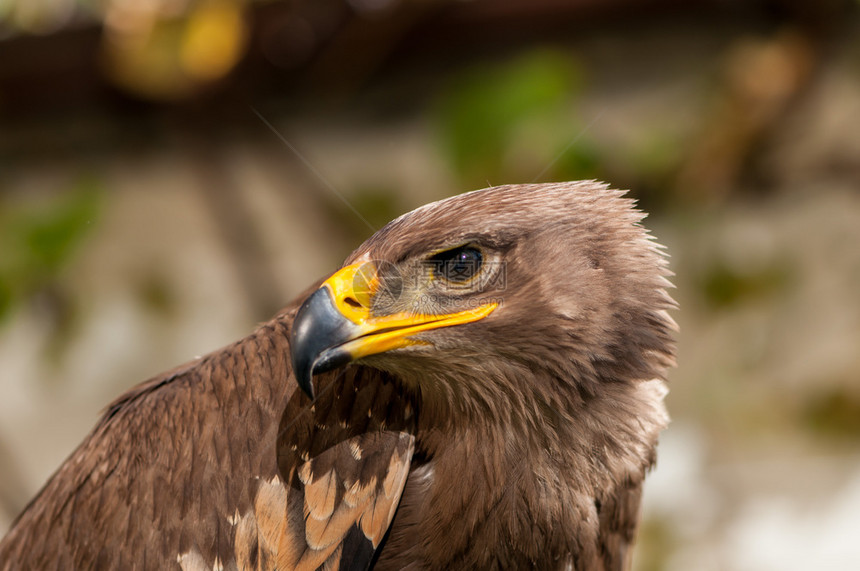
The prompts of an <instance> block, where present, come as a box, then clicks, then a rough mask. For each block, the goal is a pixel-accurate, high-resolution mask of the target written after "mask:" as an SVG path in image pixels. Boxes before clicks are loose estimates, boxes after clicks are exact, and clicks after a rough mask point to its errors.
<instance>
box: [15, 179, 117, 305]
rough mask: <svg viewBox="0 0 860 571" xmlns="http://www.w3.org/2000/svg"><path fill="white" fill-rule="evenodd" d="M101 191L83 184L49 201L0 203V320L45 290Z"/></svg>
mask: <svg viewBox="0 0 860 571" xmlns="http://www.w3.org/2000/svg"><path fill="white" fill-rule="evenodd" d="M100 197H101V193H100V188H99V185H98V184H97V182H96V181H94V180H92V179H82V180H81V181H79V182H78V183H77V184H76V185H75V186H74V187H73V188H72V189H70V190H68V191H66V192H65V193H63V194H60V195H59V196H57V197H56V198H54V199H52V200H51V201H50V202H47V201H37V200H31V201H26V202H23V203H17V204H14V205H9V204H2V203H0V320H2V319H3V318H5V317H6V316H7V315H8V314H9V312H10V310H11V309H12V308H13V307H14V305H15V304H16V303H19V302H20V301H22V300H23V299H25V298H27V297H29V296H31V295H32V294H34V293H36V292H38V291H40V290H42V289H44V288H45V287H46V286H48V285H50V284H51V283H52V282H53V281H54V280H55V279H56V276H57V273H58V272H59V271H60V270H61V269H62V268H63V267H64V266H65V264H66V263H67V262H68V261H69V260H70V259H71V257H72V256H73V254H74V252H75V250H76V249H77V247H78V245H79V244H80V242H81V240H82V239H83V237H84V235H85V234H86V232H87V231H88V230H89V228H90V227H91V226H92V225H93V223H94V221H95V220H96V217H97V215H98V210H99V203H100Z"/></svg>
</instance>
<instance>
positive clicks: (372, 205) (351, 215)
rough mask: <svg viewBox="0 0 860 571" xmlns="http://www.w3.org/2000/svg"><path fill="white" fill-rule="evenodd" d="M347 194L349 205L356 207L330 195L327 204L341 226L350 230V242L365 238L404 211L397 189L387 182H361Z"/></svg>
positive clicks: (348, 231) (360, 240)
mask: <svg viewBox="0 0 860 571" xmlns="http://www.w3.org/2000/svg"><path fill="white" fill-rule="evenodd" d="M347 196H348V197H349V205H350V206H352V208H354V209H355V210H353V209H352V208H350V207H349V206H347V205H346V204H344V203H343V201H341V200H338V199H335V198H330V199H329V200H328V205H329V207H330V210H331V216H332V218H333V219H334V220H336V221H337V223H338V227H340V228H342V229H343V230H345V231H346V232H347V233H348V234H349V240H350V243H355V242H363V241H364V240H366V239H367V238H368V237H369V236H370V235H371V234H373V232H375V231H376V230H379V229H380V228H382V227H383V226H385V225H386V224H387V223H388V222H389V221H390V220H392V219H394V218H396V217H397V216H399V215H400V214H402V213H403V210H402V207H401V205H400V203H399V201H398V192H397V190H396V189H394V188H391V187H388V186H385V185H372V184H371V185H361V186H358V187H357V188H355V189H354V190H352V191H351V192H349V193H348V195H347ZM356 212H358V213H359V214H360V215H361V218H359V216H357V215H356Z"/></svg>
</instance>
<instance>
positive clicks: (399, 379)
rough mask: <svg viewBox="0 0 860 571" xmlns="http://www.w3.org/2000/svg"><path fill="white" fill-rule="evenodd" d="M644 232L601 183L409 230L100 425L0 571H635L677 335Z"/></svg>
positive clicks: (415, 215) (29, 519)
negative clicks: (645, 485) (632, 554)
mask: <svg viewBox="0 0 860 571" xmlns="http://www.w3.org/2000/svg"><path fill="white" fill-rule="evenodd" d="M640 219H641V215H639V214H638V213H636V212H635V211H634V210H633V209H632V203H631V202H630V201H629V200H627V199H624V198H622V195H621V193H619V192H618V191H613V190H609V189H607V188H606V187H604V186H602V185H599V184H597V183H589V182H585V183H566V184H555V185H521V186H508V187H498V188H492V189H487V190H483V191H477V192H474V193H469V194H465V195H461V196H458V197H454V198H451V199H448V200H445V201H441V202H438V203H434V204H432V205H428V206H425V207H422V208H420V209H418V210H416V211H413V212H412V213H409V214H407V215H404V216H402V217H401V218H399V219H397V220H395V221H394V222H392V223H391V224H389V225H388V226H386V227H385V228H383V229H382V230H380V231H379V232H378V233H377V234H376V235H374V236H373V237H372V238H371V239H370V240H368V241H367V242H366V243H365V244H363V245H362V246H361V247H359V249H358V250H356V251H355V252H354V253H353V254H352V255H351V256H350V257H349V258H348V260H347V263H346V264H345V267H344V268H343V269H342V270H340V271H339V272H337V273H336V274H335V275H334V276H332V277H331V278H329V279H328V280H326V281H325V282H324V284H323V286H322V287H320V288H319V289H317V288H314V289H313V290H311V291H309V292H308V293H307V294H306V295H303V296H301V297H300V299H299V300H297V301H296V302H294V303H293V304H291V305H290V306H288V307H287V308H286V309H285V310H284V311H283V312H282V313H281V314H280V315H278V316H277V317H275V318H274V319H273V320H272V321H270V322H269V323H266V324H264V325H263V326H261V327H260V328H258V329H257V330H256V331H255V332H254V333H252V334H251V335H250V336H248V337H247V338H245V339H243V340H241V341H239V342H237V343H235V344H233V345H230V346H228V347H226V348H224V349H222V350H220V351H216V352H214V353H212V354H210V355H207V356H206V357H203V358H201V359H198V360H196V361H194V362H191V363H189V364H187V365H184V366H182V367H179V368H177V369H175V370H173V371H171V372H169V373H166V374H165V375H162V376H160V377H157V378H155V379H152V380H150V381H148V382H146V383H144V384H142V385H140V386H138V387H137V388H135V389H132V390H131V391H130V392H128V393H127V394H125V395H123V396H122V397H121V398H120V399H118V400H117V401H116V402H115V403H113V404H112V405H111V406H110V407H109V408H108V411H107V412H106V414H105V415H104V417H103V418H102V419H101V420H100V422H99V423H98V424H97V426H96V427H95V429H94V430H93V432H92V433H91V434H90V435H89V436H88V437H87V439H86V440H85V441H84V442H83V443H82V444H81V446H80V447H79V448H78V449H77V450H76V451H75V452H74V453H73V454H72V455H71V457H70V458H69V459H68V460H67V461H66V462H65V463H64V464H63V465H62V466H61V467H60V468H59V469H58V471H57V472H56V473H55V474H54V476H53V477H52V478H51V479H50V480H49V481H48V483H47V484H46V485H45V487H44V488H43V489H42V491H41V492H40V493H39V495H38V496H37V497H36V498H35V499H34V500H33V501H32V502H31V503H30V505H29V506H28V507H27V508H26V509H25V510H24V512H23V513H22V514H21V515H20V516H19V518H18V520H17V521H16V522H15V524H14V525H13V528H12V529H11V531H10V532H9V534H8V535H7V536H6V538H4V539H3V541H2V542H0V568H2V569H48V568H50V569H55V568H58V569H72V568H76V569H169V568H175V569H184V570H190V569H195V570H196V569H243V570H244V569H261V570H262V569H318V568H322V569H367V568H370V567H371V566H372V567H373V568H374V569H402V568H413V569H448V568H538V569H622V568H625V565H627V562H628V561H629V546H630V545H631V543H632V540H633V537H634V533H635V529H636V523H637V519H638V506H639V501H640V494H641V485H642V481H643V478H644V476H645V472H646V471H647V469H648V468H649V467H650V466H651V465H652V464H653V462H654V446H655V444H656V439H657V435H658V433H659V431H660V430H661V429H662V428H663V427H664V426H665V423H666V421H667V418H666V415H665V411H664V409H663V406H662V397H663V393H664V389H663V384H662V381H661V380H660V379H662V377H663V375H664V374H665V371H666V368H667V367H669V366H671V365H672V363H673V343H672V331H673V329H674V327H675V326H674V323H673V322H672V320H671V318H670V317H669V316H668V314H667V313H666V310H667V309H670V308H671V307H672V306H673V303H672V301H671V299H670V298H669V297H668V295H667V294H666V288H667V287H668V282H667V281H666V280H665V278H664V275H665V274H666V273H667V272H666V270H665V262H664V261H663V258H662V256H661V255H660V253H659V252H658V250H657V248H656V247H655V246H654V244H653V242H651V241H650V239H649V238H648V236H647V234H646V233H645V231H644V230H643V229H642V228H641V227H640V226H639V220H640ZM368 268H369V270H368ZM368 272H369V273H368ZM312 374H315V376H314V382H313V385H311V384H310V383H311V375H312ZM300 387H301V388H304V389H306V390H307V391H308V392H313V393H314V394H315V398H314V399H313V400H311V398H309V396H308V395H306V394H305V393H303V392H302V391H301V390H299V388H300Z"/></svg>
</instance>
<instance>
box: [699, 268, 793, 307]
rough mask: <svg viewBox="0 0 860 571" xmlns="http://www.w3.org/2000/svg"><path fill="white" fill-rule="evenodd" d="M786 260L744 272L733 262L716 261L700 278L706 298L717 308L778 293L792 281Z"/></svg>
mask: <svg viewBox="0 0 860 571" xmlns="http://www.w3.org/2000/svg"><path fill="white" fill-rule="evenodd" d="M790 274H791V272H790V271H789V269H788V267H787V266H786V265H785V264H780V263H776V262H774V263H771V264H768V265H765V266H763V267H761V268H759V269H757V270H756V271H754V272H741V271H738V270H736V269H735V268H733V267H732V266H731V265H729V264H726V263H723V262H715V263H714V264H713V265H712V266H711V267H710V268H708V270H707V271H706V272H705V273H704V275H703V276H702V277H701V278H700V287H701V291H702V294H703V295H704V298H705V301H706V302H707V303H708V304H709V305H710V306H711V307H714V308H723V307H728V306H732V305H736V304H738V303H741V302H744V301H747V300H749V299H753V298H760V297H762V296H768V295H771V294H775V293H777V292H778V291H780V290H782V289H783V287H784V286H786V285H787V284H788V282H789V281H790Z"/></svg>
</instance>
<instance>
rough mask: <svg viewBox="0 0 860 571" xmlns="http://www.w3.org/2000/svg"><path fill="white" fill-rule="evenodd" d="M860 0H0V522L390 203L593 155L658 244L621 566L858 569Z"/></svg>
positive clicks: (314, 271) (410, 202)
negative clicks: (668, 351)
mask: <svg viewBox="0 0 860 571" xmlns="http://www.w3.org/2000/svg"><path fill="white" fill-rule="evenodd" d="M858 12H860V2H858V1H857V0H822V1H818V2H807V1H803V0H687V1H684V0H675V1H672V0H472V1H464V0H291V1H252V0H0V533H3V532H5V530H6V529H8V526H9V524H10V522H11V520H12V518H13V517H14V516H15V514H16V513H18V511H20V510H21V509H22V507H23V506H24V505H25V503H26V502H27V500H28V499H29V498H30V497H31V496H32V495H33V494H34V493H35V492H36V491H37V490H38V489H39V488H40V487H41V485H42V484H43V483H44V481H45V480H46V478H47V477H48V476H49V475H50V474H51V473H52V472H53V470H54V469H55V468H56V467H57V466H58V465H59V463H60V462H61V461H62V460H63V459H64V458H65V457H66V456H67V455H68V454H69V453H70V452H71V451H72V450H73V448H74V447H75V445H76V444H77V443H78V442H79V441H80V440H81V439H82V438H83V437H84V435H85V434H86V433H87V432H88V431H89V429H90V428H91V427H92V426H93V424H94V423H95V422H96V420H97V418H98V416H99V414H100V411H101V410H102V409H103V407H104V406H105V405H106V404H107V403H108V402H109V401H110V400H112V399H113V398H114V397H116V396H117V395H118V394H120V393H121V392H123V391H124V390H125V389H126V388H128V387H130V386H132V385H133V384H136V383H137V382H139V381H142V380H144V379H146V378H147V377H149V376H152V375H155V374H157V373H159V372H161V371H163V370H165V369H167V368H169V367H172V366H174V365H176V364H179V363H181V362H184V361H186V360H188V359H190V358H193V357H194V356H196V355H200V354H204V353H207V352H209V351H211V350H214V349H216V348H218V347H219V346H221V345H223V344H226V343H228V342H230V341H233V340H235V339H237V338H239V337H242V336H244V335H245V334H247V333H248V332H249V331H250V330H251V329H252V328H253V327H254V325H255V323H257V322H260V321H263V320H266V319H267V318H269V317H270V316H271V315H272V314H273V313H274V312H275V311H276V310H277V309H278V308H279V307H281V306H283V305H285V304H286V303H287V302H288V301H289V300H290V299H292V297H293V296H294V295H296V294H298V293H299V292H300V291H301V290H302V289H304V288H305V287H306V286H307V285H309V284H310V283H311V282H313V281H314V280H315V279H317V278H318V277H320V276H323V275H324V274H326V273H329V272H331V271H332V270H333V269H334V268H336V267H337V266H338V265H339V264H340V262H341V260H342V259H343V258H344V257H345V256H346V255H347V254H348V253H349V252H350V251H351V250H352V249H353V248H354V247H356V246H357V245H358V244H359V243H360V242H361V241H362V240H363V239H365V238H366V237H368V236H369V235H370V234H372V232H373V231H374V230H375V229H377V228H379V227H380V226H381V225H383V224H384V223H385V222H386V221H387V220H389V219H391V218H392V217H394V216H396V215H398V214H400V213H402V212H404V211H407V210H410V209H412V208H414V207H416V206H419V205H421V204H423V203H426V202H429V201H432V200H436V199H439V198H442V197H445V196H449V195H452V194H456V193H459V192H462V191H466V190H471V189H474V188H480V187H484V186H488V185H495V184H502V183H512V182H542V181H558V180H572V179H583V178H598V179H601V180H604V181H607V182H609V183H611V184H612V185H613V186H615V187H620V188H628V189H631V192H632V194H633V196H635V197H637V198H638V199H639V201H640V204H641V206H642V207H643V208H644V209H646V210H647V211H649V212H650V213H651V215H650V217H649V218H648V220H647V221H646V224H647V225H648V226H649V227H650V228H651V229H652V231H653V232H654V234H655V235H656V236H657V237H658V238H659V240H660V241H661V242H663V243H665V244H666V245H667V246H668V248H669V252H670V253H671V256H672V258H671V265H672V268H673V270H674V272H675V273H676V277H675V278H674V282H675V284H676V286H677V289H676V290H675V292H674V295H675V296H676V298H677V299H678V301H679V302H680V305H681V309H680V310H679V311H677V312H676V313H675V317H676V319H677V320H678V321H679V323H680V325H681V335H680V358H679V363H680V366H679V367H678V369H677V370H675V371H674V372H673V374H672V377H671V389H672V392H671V394H670V396H669V407H670V411H671V413H672V416H673V419H674V422H673V424H672V425H671V427H670V429H669V430H668V431H666V432H665V433H664V435H663V438H662V440H661V445H660V455H659V458H660V459H659V464H658V468H657V470H656V472H655V473H654V474H653V475H652V477H651V479H650V480H649V482H648V486H647V491H646V498H645V509H644V523H643V526H642V531H641V534H640V539H639V544H638V546H637V548H636V558H635V561H636V569H637V570H639V571H646V570H662V569H668V570H673V571H674V570H690V569H693V570H695V569H703V570H770V569H774V570H776V569H779V570H786V569H860V15H859V14H858Z"/></svg>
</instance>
